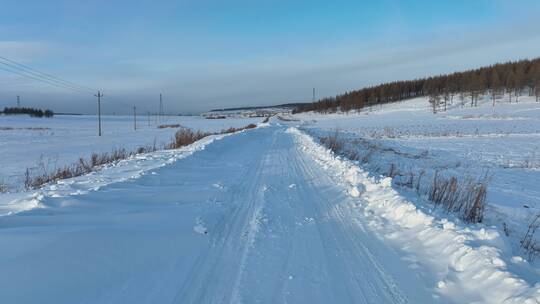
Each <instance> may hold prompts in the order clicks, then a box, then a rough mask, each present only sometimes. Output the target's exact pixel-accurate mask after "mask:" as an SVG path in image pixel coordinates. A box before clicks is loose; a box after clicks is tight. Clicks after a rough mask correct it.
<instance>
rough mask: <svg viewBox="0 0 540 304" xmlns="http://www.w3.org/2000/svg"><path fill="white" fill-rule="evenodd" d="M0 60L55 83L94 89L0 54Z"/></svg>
mask: <svg viewBox="0 0 540 304" xmlns="http://www.w3.org/2000/svg"><path fill="white" fill-rule="evenodd" d="M0 60H3V62H2V61H0V63H2V64H4V65H6V66H9V67H11V68H14V69H17V70H19V71H24V72H26V73H29V74H31V75H33V76H36V77H40V78H44V79H47V80H50V81H53V82H56V83H59V84H63V85H66V86H70V87H73V88H76V89H80V90H88V91H90V92H94V89H92V88H89V87H86V86H82V85H79V84H76V83H74V82H72V81H68V80H65V79H62V78H60V77H57V76H54V75H52V74H49V73H45V72H42V71H40V70H37V69H35V68H32V67H30V66H28V65H25V64H23V63H20V62H17V61H15V60H12V59H9V58H6V57H3V56H0Z"/></svg>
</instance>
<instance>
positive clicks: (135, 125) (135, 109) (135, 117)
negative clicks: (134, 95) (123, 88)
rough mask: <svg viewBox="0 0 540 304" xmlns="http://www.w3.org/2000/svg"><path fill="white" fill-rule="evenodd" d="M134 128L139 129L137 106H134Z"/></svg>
mask: <svg viewBox="0 0 540 304" xmlns="http://www.w3.org/2000/svg"><path fill="white" fill-rule="evenodd" d="M133 129H134V130H135V131H137V107H136V106H133Z"/></svg>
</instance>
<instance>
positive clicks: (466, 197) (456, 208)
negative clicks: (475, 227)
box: [429, 172, 488, 223]
mask: <svg viewBox="0 0 540 304" xmlns="http://www.w3.org/2000/svg"><path fill="white" fill-rule="evenodd" d="M487 181H488V178H487V175H486V176H484V177H482V178H480V179H476V180H475V179H472V178H466V179H465V180H464V181H462V182H459V181H458V179H457V177H455V176H451V177H443V176H441V175H440V174H439V172H435V175H434V176H433V181H432V184H431V188H430V189H429V200H430V201H432V202H433V203H434V204H435V205H437V206H442V207H443V208H444V210H446V211H447V212H454V213H457V214H459V216H460V218H461V219H463V220H464V221H465V222H468V223H481V222H482V220H483V219H484V210H485V207H486V194H487Z"/></svg>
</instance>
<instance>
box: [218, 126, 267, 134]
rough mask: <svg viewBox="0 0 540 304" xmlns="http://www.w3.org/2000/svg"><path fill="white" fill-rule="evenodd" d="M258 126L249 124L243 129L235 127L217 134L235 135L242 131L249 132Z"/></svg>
mask: <svg viewBox="0 0 540 304" xmlns="http://www.w3.org/2000/svg"><path fill="white" fill-rule="evenodd" d="M256 127H257V125H255V124H249V125H247V126H245V127H242V128H233V127H230V128H228V129H225V130H221V132H219V133H217V134H230V133H234V132H238V131H242V130H247V129H254V128H256Z"/></svg>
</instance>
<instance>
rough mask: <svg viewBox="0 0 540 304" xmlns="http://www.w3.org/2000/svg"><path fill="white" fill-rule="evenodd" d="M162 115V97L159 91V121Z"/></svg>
mask: <svg viewBox="0 0 540 304" xmlns="http://www.w3.org/2000/svg"><path fill="white" fill-rule="evenodd" d="M162 116H163V98H162V96H161V93H159V122H160V123H161V120H162V118H163V117H162Z"/></svg>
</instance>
